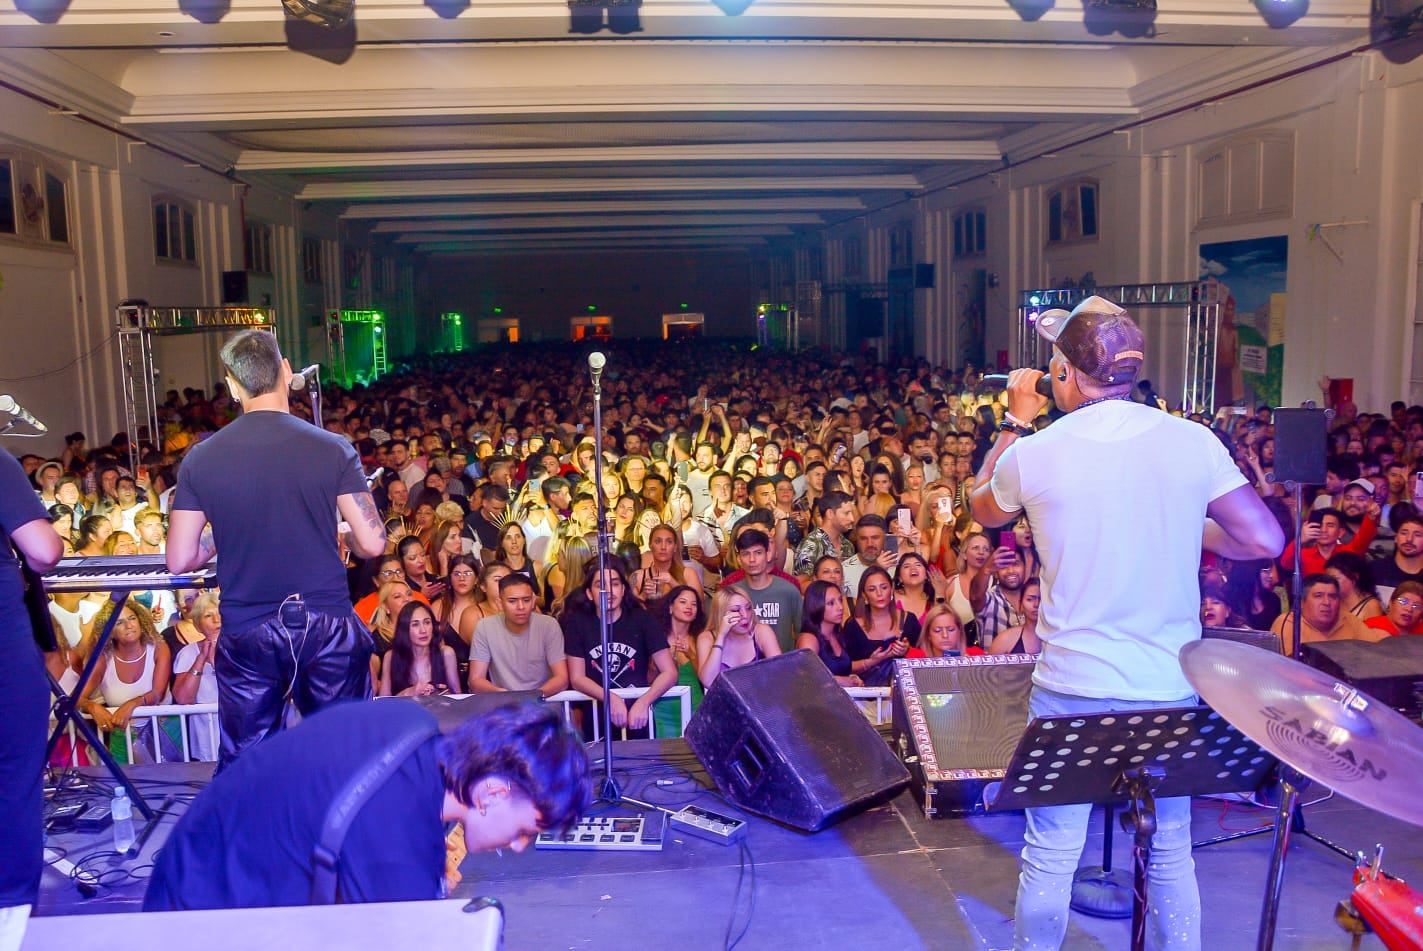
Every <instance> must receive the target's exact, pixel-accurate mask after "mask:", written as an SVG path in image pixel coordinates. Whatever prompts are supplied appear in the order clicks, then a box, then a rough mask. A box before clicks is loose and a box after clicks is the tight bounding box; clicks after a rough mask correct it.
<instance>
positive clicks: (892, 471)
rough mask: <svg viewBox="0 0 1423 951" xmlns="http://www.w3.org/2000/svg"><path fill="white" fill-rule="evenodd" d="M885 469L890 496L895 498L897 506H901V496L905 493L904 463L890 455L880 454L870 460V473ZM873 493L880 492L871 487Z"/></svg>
mask: <svg viewBox="0 0 1423 951" xmlns="http://www.w3.org/2000/svg"><path fill="white" fill-rule="evenodd" d="M880 468H883V469H884V471H885V472H886V473H887V474H888V475H889V494H890V495H892V496H894V500H895V504H896V505H898V504H899V496H900V494H901V493H903V492H904V463H902V462H900V461H899V460H898V459H896V458H895V457H894V456H891V455H889V454H888V453H884V452H882V453H880V454H879V455H878V456H875V457H874V458H873V459H872V460H870V465H869V469H870V473H871V475H873V474H874V472H875V470H876V469H880ZM870 489H871V491H872V492H874V491H878V490H876V489H875V488H874V486H873V485H871V486H870Z"/></svg>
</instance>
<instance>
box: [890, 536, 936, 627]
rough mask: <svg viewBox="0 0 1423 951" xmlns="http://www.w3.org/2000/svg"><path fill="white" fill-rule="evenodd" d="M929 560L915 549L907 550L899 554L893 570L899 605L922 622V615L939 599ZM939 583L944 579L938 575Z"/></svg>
mask: <svg viewBox="0 0 1423 951" xmlns="http://www.w3.org/2000/svg"><path fill="white" fill-rule="evenodd" d="M930 578H931V572H930V569H929V562H928V561H926V560H925V558H924V556H923V555H921V554H919V553H918V552H917V551H907V552H904V553H903V554H902V555H900V556H899V564H898V565H897V566H896V567H895V570H894V588H895V591H897V592H898V595H899V606H900V608H902V609H903V610H905V611H907V612H909V613H910V614H912V615H914V617H916V618H918V619H919V623H920V624H921V625H922V624H923V623H924V616H925V615H926V614H928V613H929V609H930V608H932V607H933V606H934V605H935V604H937V603H938V602H939V601H940V600H942V599H941V597H940V595H939V592H938V591H937V590H935V588H934V585H933V584H932V583H931V580H930ZM939 582H940V584H943V582H944V579H943V576H942V574H941V575H940V577H939Z"/></svg>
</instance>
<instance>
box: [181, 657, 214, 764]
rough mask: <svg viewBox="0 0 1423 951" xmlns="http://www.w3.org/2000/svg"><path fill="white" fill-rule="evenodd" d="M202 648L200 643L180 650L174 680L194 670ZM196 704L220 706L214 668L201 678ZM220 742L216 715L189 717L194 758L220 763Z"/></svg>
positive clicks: (190, 739)
mask: <svg viewBox="0 0 1423 951" xmlns="http://www.w3.org/2000/svg"><path fill="white" fill-rule="evenodd" d="M201 646H202V645H201V644H199V643H193V644H184V645H183V647H182V649H181V650H179V651H178V656H177V657H174V658H173V676H174V677H175V678H176V677H177V676H178V675H179V674H186V673H187V672H188V671H190V670H192V669H193V663H194V662H195V661H197V659H198V648H199V647H201ZM193 702H194V703H217V674H216V672H215V671H214V670H213V669H212V667H208V669H207V670H205V671H203V675H202V677H200V678H198V695H197V697H196V698H194V701H193ZM218 743H219V740H218V732H217V714H216V713H194V714H192V715H191V716H189V717H188V750H189V752H190V753H191V754H192V759H195V760H201V761H202V762H204V763H214V762H217V748H218Z"/></svg>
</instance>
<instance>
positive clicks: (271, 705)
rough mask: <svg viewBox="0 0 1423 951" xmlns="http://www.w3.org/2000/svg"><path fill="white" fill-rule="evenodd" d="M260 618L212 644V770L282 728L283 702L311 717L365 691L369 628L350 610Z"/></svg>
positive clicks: (361, 696)
mask: <svg viewBox="0 0 1423 951" xmlns="http://www.w3.org/2000/svg"><path fill="white" fill-rule="evenodd" d="M296 607H297V609H296V610H290V606H288V609H287V610H284V611H282V612H280V613H279V614H278V616H277V617H275V618H272V619H271V620H270V621H267V622H266V623H264V624H261V625H258V626H257V627H254V628H248V629H247V630H242V631H227V630H224V631H223V632H222V636H221V637H220V638H219V639H218V642H217V664H216V669H217V686H218V696H219V698H220V700H219V704H220V705H219V707H218V725H219V727H220V728H221V731H222V745H221V749H220V750H219V752H218V757H217V768H218V771H219V772H220V771H221V770H222V769H223V767H225V766H226V765H227V764H228V763H231V762H232V761H233V760H234V759H236V758H237V756H239V755H240V754H241V753H242V751H243V750H245V749H247V748H248V747H249V746H252V745H253V744H254V743H258V742H260V741H261V740H262V739H264V738H265V737H267V736H270V735H272V734H273V733H276V732H277V731H279V730H281V729H282V726H283V724H284V721H285V708H286V701H287V699H288V697H290V699H291V701H292V703H293V704H294V705H295V706H296V709H297V711H298V712H299V713H301V715H302V716H309V715H310V714H313V713H315V712H316V711H317V710H320V709H321V708H322V707H323V706H325V705H326V704H328V703H331V702H333V701H336V700H367V699H369V698H370V696H371V667H370V661H371V647H372V639H371V633H370V631H369V630H367V629H366V626H365V625H364V624H362V623H361V621H360V619H359V618H357V617H356V616H355V614H353V613H349V612H348V613H346V614H341V615H336V614H319V613H317V612H315V611H308V610H306V609H305V608H304V607H301V606H300V605H297V606H296Z"/></svg>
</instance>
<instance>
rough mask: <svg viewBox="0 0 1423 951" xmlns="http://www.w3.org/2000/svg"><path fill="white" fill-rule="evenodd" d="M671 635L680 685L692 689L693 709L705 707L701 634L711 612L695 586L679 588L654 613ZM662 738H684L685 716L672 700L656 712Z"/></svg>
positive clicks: (654, 714)
mask: <svg viewBox="0 0 1423 951" xmlns="http://www.w3.org/2000/svg"><path fill="white" fill-rule="evenodd" d="M653 614H654V616H655V617H656V618H657V620H658V623H659V624H661V625H662V630H663V632H664V633H666V635H667V647H668V648H669V649H670V650H671V651H672V661H673V662H674V663H675V664H676V665H677V683H678V685H680V686H684V687H689V688H691V692H692V710H693V712H695V711H696V709H697V707H699V706H701V704H702V696H703V691H702V682H701V680H700V679H698V677H697V635H699V634H701V633H702V632H703V631H705V630H706V627H707V613H706V611H705V610H704V609H703V608H702V593H701V592H700V591H699V590H697V589H696V588H694V587H692V586H691V585H685V584H684V585H678V586H677V587H675V588H673V589H672V590H671V591H670V592H668V594H667V597H665V598H663V599H662V600H661V601H659V602H657V605H656V606H655V608H654V610H653ZM653 717H654V719H655V720H656V725H657V735H658V736H659V737H674V736H681V735H682V717H681V714H680V711H679V710H678V708H677V706H676V705H674V704H673V703H671V702H670V701H668V702H665V703H660V704H658V705H657V706H656V707H655V708H654V709H653Z"/></svg>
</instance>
